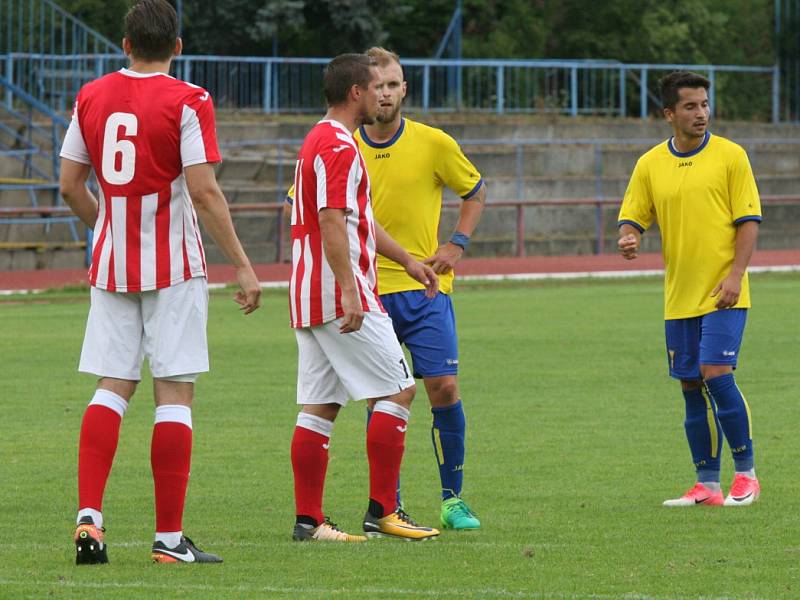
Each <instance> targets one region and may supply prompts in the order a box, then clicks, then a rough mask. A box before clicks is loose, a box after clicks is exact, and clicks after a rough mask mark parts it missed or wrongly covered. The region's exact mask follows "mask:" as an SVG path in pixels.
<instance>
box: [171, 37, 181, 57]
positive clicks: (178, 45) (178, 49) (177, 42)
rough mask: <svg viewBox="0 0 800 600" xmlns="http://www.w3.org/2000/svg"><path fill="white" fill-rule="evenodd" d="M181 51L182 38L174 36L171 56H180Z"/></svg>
mask: <svg viewBox="0 0 800 600" xmlns="http://www.w3.org/2000/svg"><path fill="white" fill-rule="evenodd" d="M181 52H183V40H182V39H181V38H176V40H175V48H173V50H172V56H180V55H181Z"/></svg>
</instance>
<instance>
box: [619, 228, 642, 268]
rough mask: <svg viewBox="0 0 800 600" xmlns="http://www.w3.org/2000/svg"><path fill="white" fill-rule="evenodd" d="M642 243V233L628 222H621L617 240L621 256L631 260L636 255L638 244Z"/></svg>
mask: <svg viewBox="0 0 800 600" xmlns="http://www.w3.org/2000/svg"><path fill="white" fill-rule="evenodd" d="M641 243H642V234H641V233H640V232H639V230H638V229H636V227H634V226H633V225H630V224H629V223H623V224H622V225H620V227H619V240H618V241H617V248H618V249H619V253H620V254H621V255H622V258H624V259H625V260H633V259H634V258H636V257H637V256H638V253H639V246H640V245H641Z"/></svg>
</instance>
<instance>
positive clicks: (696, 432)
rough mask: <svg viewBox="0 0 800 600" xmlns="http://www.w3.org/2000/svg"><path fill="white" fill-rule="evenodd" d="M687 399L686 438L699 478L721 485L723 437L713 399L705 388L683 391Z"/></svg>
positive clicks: (701, 481) (700, 480)
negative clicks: (706, 392) (705, 391)
mask: <svg viewBox="0 0 800 600" xmlns="http://www.w3.org/2000/svg"><path fill="white" fill-rule="evenodd" d="M683 398H684V400H686V420H685V421H684V423H683V426H684V427H685V428H686V439H687V441H688V442H689V449H690V450H691V452H692V460H693V461H694V466H695V468H696V469H697V481H699V482H700V483H703V484H708V483H716V484H717V486H718V485H719V470H720V456H719V455H720V452H721V450H722V436H721V435H720V424H719V421H718V420H717V415H716V410H715V406H714V401H713V399H712V398H710V397H709V396H708V395H707V394H705V393H704V390H703V388H696V389H693V390H683Z"/></svg>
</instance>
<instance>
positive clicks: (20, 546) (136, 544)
mask: <svg viewBox="0 0 800 600" xmlns="http://www.w3.org/2000/svg"><path fill="white" fill-rule="evenodd" d="M287 539H288V536H287ZM106 541H107V542H108V545H109V547H110V548H111V549H112V550H113V549H114V548H144V547H147V548H149V547H150V546H152V545H153V542H147V541H124V542H116V541H114V540H111V539H108V538H106ZM459 542H461V540H459ZM434 543H436V544H447V542H445V541H444V540H436V541H435V542H434ZM204 545H207V546H210V547H217V548H219V547H223V548H264V547H266V546H267V544H264V543H263V542H223V541H217V542H206V544H204ZM573 545H574V544H570V543H566V542H565V543H563V544H539V543H534V544H524V543H515V542H514V543H512V542H479V541H469V542H466V543H459V544H458V547H460V548H461V549H465V550H466V549H469V548H519V550H520V552H522V551H523V550H526V549H531V550H533V551H534V552H536V551H538V550H549V549H558V548H570V547H572V546H573ZM62 546H63V544H61V543H58V542H54V543H49V544H48V543H43V542H20V543H10V544H9V543H0V550H25V549H34V550H58V548H60V547H62ZM447 546H448V548H450V549H453V547H454V545H451V544H447ZM321 547H323V548H333V547H334V546H333V545H326V546H321ZM581 547H582V548H599V547H598V546H591V545H588V544H581ZM770 547H772V546H770Z"/></svg>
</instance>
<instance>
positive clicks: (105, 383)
mask: <svg viewBox="0 0 800 600" xmlns="http://www.w3.org/2000/svg"><path fill="white" fill-rule="evenodd" d="M137 383H139V382H138V381H131V380H128V379H116V378H114V377H101V378H100V379H99V380H98V381H97V389H100V390H108V391H109V392H114V393H115V394H116V395H117V396H119V397H120V398H122V399H123V400H125V402H130V400H131V397H132V396H133V394H134V392H135V391H136V384H137Z"/></svg>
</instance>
